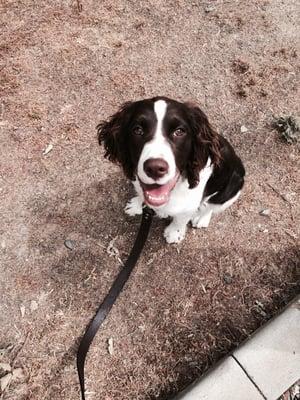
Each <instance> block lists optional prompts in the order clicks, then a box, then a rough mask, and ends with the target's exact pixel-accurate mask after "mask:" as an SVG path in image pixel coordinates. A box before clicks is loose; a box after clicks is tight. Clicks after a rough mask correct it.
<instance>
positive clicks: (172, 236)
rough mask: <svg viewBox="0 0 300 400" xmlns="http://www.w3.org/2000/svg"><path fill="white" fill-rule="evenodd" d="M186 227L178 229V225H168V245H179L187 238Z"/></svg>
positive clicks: (166, 230)
mask: <svg viewBox="0 0 300 400" xmlns="http://www.w3.org/2000/svg"><path fill="white" fill-rule="evenodd" d="M185 231H186V226H184V227H183V228H180V227H178V225H174V224H173V223H171V224H170V225H168V226H167V227H166V229H165V231H164V237H165V239H166V241H167V243H179V242H181V241H182V240H183V239H184V237H185Z"/></svg>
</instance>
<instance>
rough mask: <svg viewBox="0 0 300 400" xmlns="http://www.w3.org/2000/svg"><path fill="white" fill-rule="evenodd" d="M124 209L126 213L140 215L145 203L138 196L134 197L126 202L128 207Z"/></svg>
mask: <svg viewBox="0 0 300 400" xmlns="http://www.w3.org/2000/svg"><path fill="white" fill-rule="evenodd" d="M124 210H125V212H126V214H128V215H130V216H131V217H133V216H134V215H140V214H142V212H143V203H142V201H141V199H140V198H139V197H138V196H136V197H133V198H132V199H131V200H130V201H129V202H128V203H127V204H126V207H125V209H124Z"/></svg>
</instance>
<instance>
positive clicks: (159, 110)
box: [137, 100, 176, 185]
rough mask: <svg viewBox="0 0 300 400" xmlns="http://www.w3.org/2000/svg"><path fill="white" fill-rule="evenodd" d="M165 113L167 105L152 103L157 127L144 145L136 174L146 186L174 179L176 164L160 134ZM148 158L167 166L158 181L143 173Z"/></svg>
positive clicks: (159, 102) (158, 102) (170, 150)
mask: <svg viewBox="0 0 300 400" xmlns="http://www.w3.org/2000/svg"><path fill="white" fill-rule="evenodd" d="M166 111H167V103H166V102H165V101H164V100H158V101H156V102H155V103H154V112H155V114H156V118H157V126H156V131H155V134H154V137H153V139H152V140H151V141H150V142H148V143H146V145H145V146H144V148H143V151H142V153H141V156H140V159H139V162H138V168H137V173H138V177H139V178H140V180H141V181H142V182H144V183H146V184H153V183H157V184H159V185H164V184H165V183H167V182H169V181H170V180H171V179H173V178H174V177H175V174H176V163H175V158H174V155H173V152H172V149H171V146H170V144H169V143H168V142H167V140H166V139H165V138H164V136H163V133H162V122H163V119H164V116H165V114H166ZM149 158H161V159H163V160H165V161H166V162H167V163H168V165H169V170H168V173H167V174H166V175H164V176H163V177H162V178H161V179H159V180H154V179H152V178H150V177H149V176H148V175H147V174H146V173H145V171H144V162H145V161H147V160H148V159H149Z"/></svg>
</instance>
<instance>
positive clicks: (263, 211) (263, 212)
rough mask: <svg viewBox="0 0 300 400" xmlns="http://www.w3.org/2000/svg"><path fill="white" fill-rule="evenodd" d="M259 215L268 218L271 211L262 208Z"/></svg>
mask: <svg viewBox="0 0 300 400" xmlns="http://www.w3.org/2000/svg"><path fill="white" fill-rule="evenodd" d="M259 214H260V215H263V216H264V217H268V216H269V215H270V214H271V210H270V209H269V208H264V209H262V210H260V212H259Z"/></svg>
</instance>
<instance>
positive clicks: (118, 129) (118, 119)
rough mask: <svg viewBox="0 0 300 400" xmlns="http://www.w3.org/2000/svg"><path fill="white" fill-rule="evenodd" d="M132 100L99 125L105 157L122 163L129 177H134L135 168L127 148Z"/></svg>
mask: <svg viewBox="0 0 300 400" xmlns="http://www.w3.org/2000/svg"><path fill="white" fill-rule="evenodd" d="M132 104H133V103H132V102H127V103H124V104H123V105H122V106H121V107H120V109H119V110H118V111H117V112H116V113H115V114H114V115H112V116H111V117H110V118H109V119H108V120H107V121H102V122H100V124H99V125H98V126H97V133H98V141H99V144H100V145H102V144H103V145H104V149H105V153H104V157H105V158H108V159H109V160H110V161H112V162H115V163H118V164H121V166H122V167H123V170H124V172H125V174H126V175H127V177H128V178H129V179H133V176H132V175H133V168H132V165H131V160H130V157H129V151H128V149H127V147H128V146H127V132H126V128H127V124H128V121H129V118H130V108H131V105H132Z"/></svg>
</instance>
